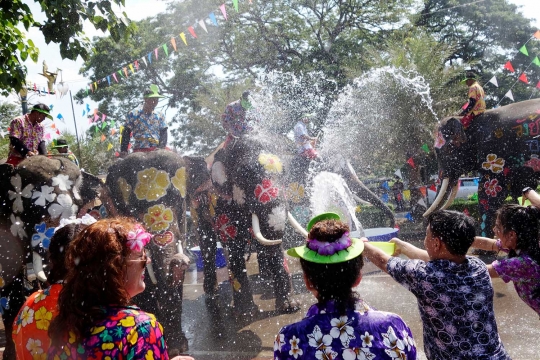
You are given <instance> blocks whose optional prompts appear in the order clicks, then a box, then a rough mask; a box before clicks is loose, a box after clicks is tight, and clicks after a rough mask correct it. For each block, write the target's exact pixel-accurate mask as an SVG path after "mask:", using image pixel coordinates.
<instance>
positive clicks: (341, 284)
mask: <svg viewBox="0 0 540 360" xmlns="http://www.w3.org/2000/svg"><path fill="white" fill-rule="evenodd" d="M347 231H349V226H348V225H347V224H345V223H344V222H342V221H339V220H323V221H320V222H318V223H316V224H315V225H313V227H312V228H311V230H310V232H309V235H308V238H309V239H317V240H319V241H323V242H334V241H336V240H338V239H339V238H341V236H342V235H343V234H344V233H345V232H347ZM300 265H301V266H302V270H303V271H304V274H305V275H306V277H307V278H308V280H309V281H310V282H311V284H312V285H313V287H314V288H315V290H317V300H318V301H319V303H320V304H325V303H326V302H328V301H329V300H336V306H337V309H338V311H339V312H340V313H341V314H344V313H345V311H346V309H347V307H351V306H354V303H355V301H356V299H358V298H359V296H358V294H356V293H355V292H354V291H353V286H354V283H355V282H356V280H357V279H358V276H360V271H361V270H362V267H363V266H364V259H363V257H362V255H359V256H357V257H355V258H354V259H351V260H348V261H344V262H340V263H335V264H319V263H314V262H310V261H307V260H304V259H300Z"/></svg>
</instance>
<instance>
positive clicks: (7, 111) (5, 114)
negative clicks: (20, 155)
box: [0, 101, 20, 159]
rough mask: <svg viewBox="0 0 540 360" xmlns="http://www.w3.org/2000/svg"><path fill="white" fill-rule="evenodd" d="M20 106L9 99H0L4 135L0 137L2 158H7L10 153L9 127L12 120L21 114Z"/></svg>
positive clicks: (0, 154) (0, 122) (1, 124)
mask: <svg viewBox="0 0 540 360" xmlns="http://www.w3.org/2000/svg"><path fill="white" fill-rule="evenodd" d="M19 114H20V113H19V107H18V106H17V105H15V104H13V103H10V102H7V101H0V130H2V131H4V137H0V159H5V158H7V156H8V153H9V136H8V131H7V128H8V126H9V123H10V122H11V120H13V119H14V118H16V117H17V116H18V115H19Z"/></svg>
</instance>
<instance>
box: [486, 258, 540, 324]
mask: <svg viewBox="0 0 540 360" xmlns="http://www.w3.org/2000/svg"><path fill="white" fill-rule="evenodd" d="M492 265H493V268H494V269H495V271H496V272H497V274H498V275H499V277H500V278H501V279H502V280H503V281H504V282H505V283H507V282H510V281H513V282H514V288H515V289H516V291H517V293H518V295H519V297H520V298H521V299H522V300H523V301H525V304H527V305H529V306H530V307H531V308H532V309H533V310H534V311H536V313H537V314H539V315H540V297H537V298H536V299H534V298H533V296H532V293H533V292H534V290H536V289H538V288H539V287H540V265H538V264H537V263H536V261H534V260H533V259H531V257H530V256H529V255H527V254H525V253H521V254H520V255H518V256H516V257H512V258H505V259H500V260H495V261H494V262H493V263H492Z"/></svg>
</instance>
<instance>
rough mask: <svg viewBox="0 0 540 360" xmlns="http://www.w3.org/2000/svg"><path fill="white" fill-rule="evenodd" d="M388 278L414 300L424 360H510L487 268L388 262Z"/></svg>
mask: <svg viewBox="0 0 540 360" xmlns="http://www.w3.org/2000/svg"><path fill="white" fill-rule="evenodd" d="M386 269H387V271H388V274H389V275H390V276H391V277H393V278H394V280H396V281H397V282H398V283H400V284H401V285H403V286H404V287H405V288H406V289H408V290H409V291H410V292H412V293H413V295H414V296H416V299H417V301H418V308H419V310H420V317H421V318H422V323H423V328H424V350H425V352H426V356H427V358H428V359H491V360H498V359H504V360H507V359H510V357H509V356H508V354H507V353H506V350H505V349H504V346H503V344H502V342H501V339H500V337H499V333H498V332H497V323H496V322H495V312H494V311H493V285H492V284H491V278H490V277H489V273H488V270H487V266H486V264H484V263H483V262H482V261H481V260H479V259H477V258H475V257H470V256H467V258H466V261H465V262H463V263H461V264H457V263H455V262H452V261H449V260H432V261H428V262H425V261H422V260H405V259H400V258H398V257H391V258H390V260H388V264H387V265H386Z"/></svg>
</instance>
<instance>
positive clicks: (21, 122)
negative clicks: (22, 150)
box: [9, 115, 43, 156]
mask: <svg viewBox="0 0 540 360" xmlns="http://www.w3.org/2000/svg"><path fill="white" fill-rule="evenodd" d="M9 136H13V137H16V138H17V139H19V140H21V141H22V143H23V144H24V145H25V146H26V147H27V148H28V150H29V151H33V152H35V153H37V151H38V145H39V143H40V142H41V141H42V140H43V126H41V125H40V124H39V123H36V124H35V125H32V123H31V122H30V120H28V116H27V115H24V116H20V117H17V118H15V119H13V120H12V121H11V123H10V124H9ZM10 155H16V156H19V152H18V151H16V150H15V149H11V152H10Z"/></svg>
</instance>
